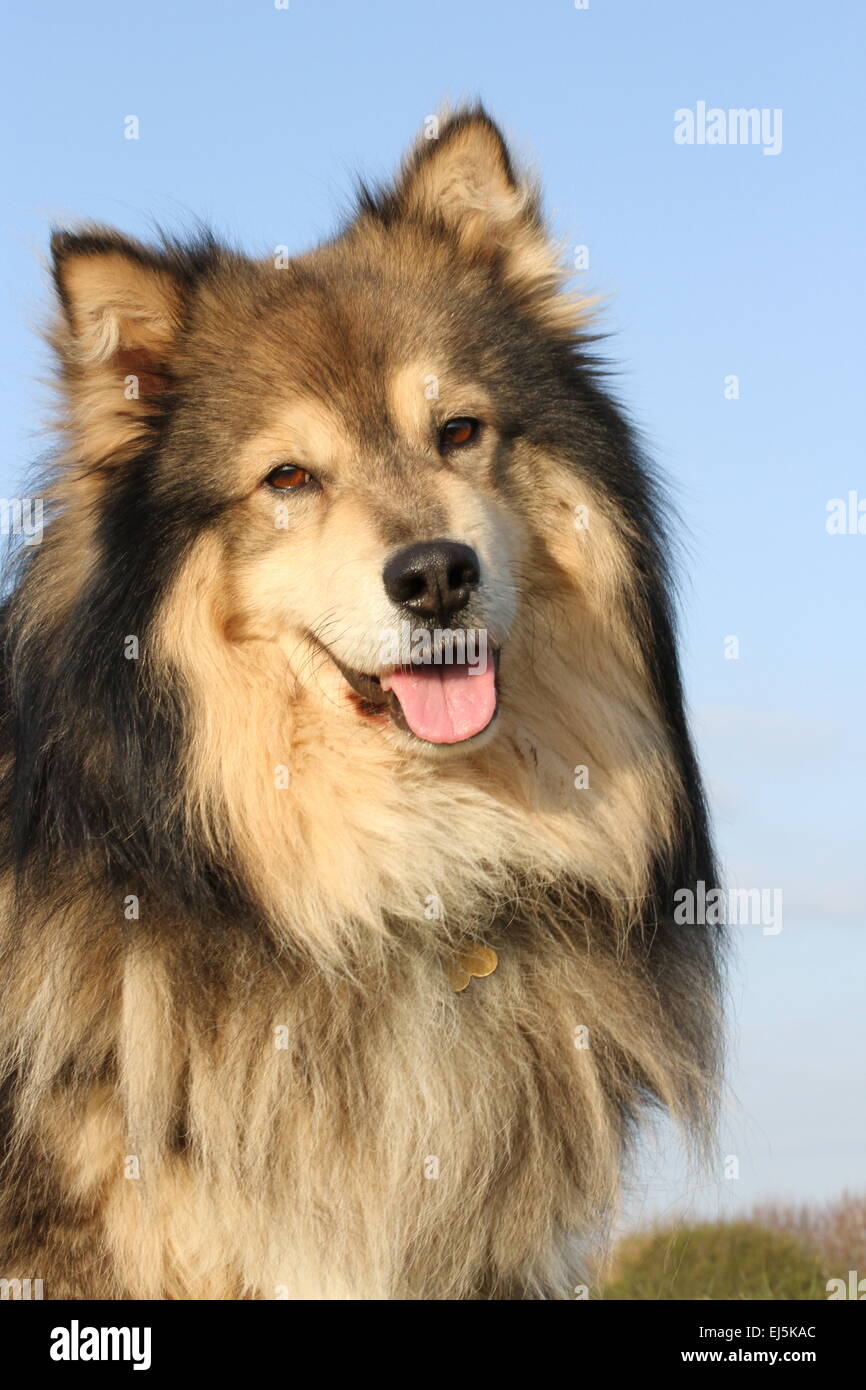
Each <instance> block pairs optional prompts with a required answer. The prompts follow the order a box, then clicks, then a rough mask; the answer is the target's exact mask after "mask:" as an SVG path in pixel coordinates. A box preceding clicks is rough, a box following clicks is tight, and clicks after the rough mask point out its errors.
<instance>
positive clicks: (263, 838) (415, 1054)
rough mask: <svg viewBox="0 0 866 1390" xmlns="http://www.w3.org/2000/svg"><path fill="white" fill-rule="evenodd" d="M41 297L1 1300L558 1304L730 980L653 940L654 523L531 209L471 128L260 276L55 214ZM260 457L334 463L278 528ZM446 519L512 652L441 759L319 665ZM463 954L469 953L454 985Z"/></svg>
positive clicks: (13, 803) (661, 682) (12, 744)
mask: <svg viewBox="0 0 866 1390" xmlns="http://www.w3.org/2000/svg"><path fill="white" fill-rule="evenodd" d="M54 273H55V280H56V284H57V289H58V294H59V298H60V304H61V314H60V319H59V322H58V324H57V327H56V330H55V332H54V335H53V340H54V344H55V348H56V351H57V353H58V360H59V363H60V383H61V388H62V402H63V405H62V417H61V426H62V429H63V431H64V443H63V446H62V448H61V450H60V451H59V453H58V456H57V459H56V463H55V467H54V470H53V474H52V478H51V480H50V482H49V488H50V497H51V499H52V500H51V516H50V521H49V524H48V527H47V529H46V533H45V537H44V540H43V543H42V545H41V546H39V547H34V548H32V549H30V550H28V551H27V552H26V554H25V556H24V558H23V559H22V560H21V561H20V562H19V568H18V572H17V575H16V577H15V583H14V589H13V591H12V593H11V596H10V597H9V599H8V601H7V603H6V606H5V609H4V612H3V620H2V650H3V681H4V695H5V699H4V711H5V713H4V723H3V757H4V768H5V772H4V784H3V798H4V825H5V830H4V837H5V839H4V859H5V869H4V888H3V906H2V923H0V941H2V970H3V979H4V989H3V1006H2V1032H0V1048H2V1054H0V1060H2V1068H3V1075H4V1077H5V1087H4V1093H3V1094H4V1135H5V1154H6V1156H5V1160H4V1168H3V1192H4V1197H3V1205H2V1220H0V1275H3V1276H4V1277H7V1278H26V1277H31V1278H42V1279H43V1280H44V1288H45V1296H46V1297H49V1298H60V1297H71V1298H84V1297H105V1298H133V1297H144V1298H223V1299H232V1298H240V1297H258V1298H279V1297H289V1298H379V1299H384V1298H424V1299H428V1298H433V1299H444V1298H488V1297H506V1298H525V1297H563V1296H565V1297H567V1296H569V1293H570V1291H571V1289H572V1286H573V1284H574V1282H575V1280H576V1279H577V1278H578V1275H579V1271H580V1269H581V1268H582V1261H583V1259H584V1257H585V1251H586V1248H587V1245H588V1243H589V1242H590V1241H591V1240H593V1239H594V1238H595V1237H596V1236H597V1235H598V1233H599V1231H600V1230H603V1228H604V1225H605V1223H606V1221H607V1220H608V1218H609V1216H610V1214H611V1213H612V1212H613V1210H614V1209H615V1205H616V1201H617V1191H618V1184H619V1179H620V1174H621V1172H622V1169H623V1164H624V1162H625V1161H626V1159H627V1155H628V1149H629V1142H630V1140H631V1138H632V1135H633V1131H634V1127H635V1124H636V1121H637V1120H638V1119H639V1116H640V1114H641V1112H642V1110H643V1109H644V1108H645V1107H646V1106H647V1105H652V1104H654V1103H661V1104H662V1105H664V1106H665V1107H667V1108H668V1109H669V1110H670V1111H671V1112H672V1113H673V1114H674V1115H675V1116H676V1117H677V1118H678V1119H679V1120H680V1121H682V1123H683V1124H684V1125H685V1126H686V1127H687V1128H689V1129H690V1130H691V1131H692V1132H694V1133H696V1134H697V1135H698V1136H701V1135H706V1133H707V1130H708V1125H709V1123H710V1120H711V1115H712V1100H713V1094H714V1081H715V1074H716V1066H717V1058H718V997H719V966H718V942H717V941H716V940H715V933H714V932H711V931H708V930H707V929H703V928H701V927H693V928H689V927H678V926H675V925H674V923H673V920H672V910H673V894H674V892H675V891H676V889H677V888H680V887H683V886H688V885H690V884H694V882H695V880H697V879H703V880H704V881H705V882H707V883H708V884H710V883H712V882H713V880H714V870H713V860H712V851H711V846H710V842H709V837H708V832H707V825H706V819H705V812H704V804H703V796H702V791H701V785H700V781H699V777H698V773H697V771H696V767H695V762H694V758H693V755H692V750H691V746H690V742H689V736H688V732H687V727H686V721H685V716H684V711H683V698H682V692H681V687H680V677H679V673H678V666H677V658H676V651H675V641H674V634H673V626H672V617H671V608H670V598H669V593H670V580H669V574H668V556H669V553H670V540H669V539H666V538H665V537H666V529H665V528H666V522H665V517H664V515H663V512H662V509H661V507H660V503H659V500H658V497H657V495H656V489H655V487H654V485H653V483H652V481H651V477H650V474H649V472H648V470H647V467H646V465H645V463H644V462H643V461H642V459H641V457H640V455H639V452H638V450H637V448H636V445H635V442H634V439H633V437H632V435H631V433H630V430H629V428H628V427H627V425H626V424H625V423H624V421H623V419H622V416H621V415H620V414H619V412H618V411H617V409H616V408H615V406H614V404H613V403H612V402H611V400H610V399H609V397H608V396H607V394H606V393H605V391H604V389H603V386H602V383H601V380H600V376H599V372H598V370H597V369H596V367H595V366H594V363H593V359H592V355H591V345H590V340H589V339H588V337H587V336H586V306H582V305H581V304H580V303H574V302H571V301H569V300H568V298H567V297H565V296H563V295H562V294H561V292H560V285H559V277H558V272H557V269H556V258H555V255H554V253H553V251H552V250H551V248H550V246H549V244H548V241H547V239H546V236H545V232H544V228H543V225H542V221H541V217H540V212H539V203H538V197H537V194H536V192H535V191H534V190H533V188H532V187H531V186H530V185H528V184H527V182H526V181H525V180H523V179H521V178H519V177H518V176H517V174H516V173H515V170H514V167H513V164H512V161H511V159H510V157H509V154H508V152H507V150H506V147H505V145H504V143H503V141H502V138H501V136H500V134H499V132H498V131H497V129H496V127H495V126H494V125H493V124H492V123H491V122H490V120H489V119H488V118H487V117H486V116H485V115H484V113H483V112H481V111H478V110H475V111H466V112H463V113H460V114H458V115H456V116H453V117H451V118H450V119H449V120H447V121H445V122H444V124H443V126H442V128H441V129H440V131H439V134H438V138H437V139H435V140H427V141H425V140H422V141H421V142H419V145H418V146H417V148H416V149H415V151H414V152H413V153H412V155H411V156H410V158H409V160H408V161H407V163H406V165H405V167H404V169H403V171H402V173H401V176H400V178H399V179H398V181H397V182H396V184H395V185H394V187H393V188H390V189H387V190H382V191H371V190H364V191H363V192H362V194H361V197H360V200H359V206H358V209H357V211H356V213H355V215H354V216H353V218H352V220H351V221H350V223H349V224H348V225H347V227H346V228H345V230H344V231H343V232H342V233H341V234H340V235H339V236H338V237H337V238H335V239H334V240H333V241H331V242H329V243H327V244H325V245H323V246H322V247H320V248H318V249H317V250H315V251H313V252H311V253H309V254H308V255H304V256H301V257H299V258H297V259H296V260H294V261H292V262H291V263H290V264H289V265H288V266H283V265H275V264H274V262H273V261H272V260H264V261H253V260H250V259H247V258H246V257H244V256H241V255H240V254H238V253H236V252H234V251H231V250H228V249H225V248H221V247H220V246H218V245H217V244H216V243H214V242H213V241H212V240H210V239H209V238H207V237H204V238H201V239H200V240H199V241H197V242H195V243H192V244H187V245H180V244H176V243H165V244H164V245H162V246H161V247H158V248H156V249H148V248H145V247H142V246H140V245H138V244H136V243H132V242H130V241H128V240H127V239H125V238H123V237H121V236H119V235H118V234H116V233H113V232H110V231H105V230H102V229H91V230H88V231H85V232H77V233H69V232H66V233H59V234H57V235H56V237H55V240H54ZM431 382H432V383H434V385H433V389H432V391H431V389H430V388H431ZM130 385H132V387H133V389H132V390H130V389H129V387H130ZM463 415H472V416H477V417H479V418H481V419H482V420H483V421H484V432H483V434H482V436H481V438H480V441H479V442H478V443H477V444H475V445H473V447H472V449H471V450H467V451H465V454H461V455H460V457H459V458H456V457H455V459H454V460H453V461H443V460H442V459H440V458H439V457H438V456H437V455H436V453H435V450H432V449H431V446H430V438H431V434H430V430H431V423H430V422H431V419H433V420H434V423H435V421H436V420H441V419H442V418H448V417H453V416H463ZM281 458H291V459H292V460H293V461H295V462H298V463H299V464H301V465H302V466H303V467H305V468H308V469H309V471H310V472H311V473H313V474H317V469H319V467H320V466H321V469H322V470H323V472H322V476H323V477H324V478H325V479H326V485H325V486H324V487H323V488H322V489H321V490H320V492H319V494H318V495H316V496H312V495H310V496H309V497H307V498H306V499H299V500H297V501H296V500H294V499H292V502H291V508H293V509H294V510H291V514H290V516H289V519H288V521H287V522H286V524H285V526H280V525H277V524H275V522H274V518H273V499H272V498H269V497H268V495H267V490H266V489H265V490H263V488H262V486H261V480H262V478H263V477H264V476H265V474H267V472H268V470H269V468H270V467H272V466H273V464H274V462H275V461H279V459H281ZM308 491H309V490H308ZM577 508H585V509H586V511H585V512H584V513H580V515H581V516H583V517H584V519H585V520H586V519H587V518H588V524H586V525H585V526H584V525H581V527H580V529H578V528H577V527H576V525H575V517H576V515H577V514H578V513H577V512H576V509H577ZM437 535H449V536H451V535H453V536H455V537H456V538H457V539H460V540H463V541H465V542H467V543H470V544H472V545H473V546H474V547H475V548H476V549H477V551H478V554H479V556H480V558H481V563H482V576H483V582H482V585H481V590H480V594H479V598H478V610H477V612H475V613H473V615H472V617H473V620H474V621H476V622H477V623H478V624H479V625H484V626H485V627H486V628H487V629H488V630H489V631H490V633H491V635H492V640H494V641H495V642H496V643H497V645H501V649H502V664H501V672H500V677H501V680H500V685H501V689H500V699H501V709H500V714H499V718H498V721H497V723H496V725H495V726H494V728H493V730H492V733H491V735H490V737H487V738H482V739H481V740H479V741H477V742H475V743H472V744H470V745H467V746H466V747H465V748H460V747H458V748H457V749H456V750H454V751H452V753H451V754H450V756H444V755H440V756H436V757H434V756H431V751H432V750H425V749H421V748H419V747H417V746H415V745H414V744H413V742H412V740H411V739H410V737H409V736H408V735H407V734H404V733H401V732H400V731H399V730H398V729H396V728H393V727H392V726H391V725H390V723H388V722H386V721H383V719H382V718H381V717H375V716H372V715H371V712H370V711H369V710H366V709H365V708H364V707H363V705H362V703H361V702H359V700H358V699H357V697H356V696H355V695H354V694H353V692H352V691H351V689H350V687H349V686H348V685H347V684H346V681H345V680H344V679H343V676H342V675H341V673H340V670H339V669H338V667H337V665H335V662H334V661H332V660H331V655H334V656H335V658H337V659H338V660H339V661H342V662H344V663H346V664H347V665H348V666H351V667H354V668H358V669H361V670H371V669H373V668H372V667H371V665H370V662H371V660H372V656H371V653H372V652H373V649H374V648H373V640H374V638H375V635H376V633H377V632H378V631H379V629H380V628H381V626H382V624H383V622H387V621H388V619H389V614H388V612H387V611H386V609H385V608H384V607H383V606H382V604H383V601H382V595H381V594H380V592H379V588H378V587H377V584H378V580H377V576H378V575H379V574H380V571H381V566H382V562H383V560H384V558H385V557H386V556H387V555H388V554H389V553H390V552H391V551H392V550H393V549H394V548H395V546H397V545H399V544H402V543H405V542H409V541H412V540H416V539H424V538H426V537H429V536H437ZM131 638H134V639H136V640H137V648H136V647H135V643H133V644H132V646H131V647H130V639H131ZM579 767H585V768H586V769H588V778H589V785H588V786H582V785H579V783H580V780H581V779H580V778H579V777H578V778H577V779H576V777H575V769H576V768H579ZM576 781H577V782H578V785H576ZM467 940H471V941H477V942H482V943H484V944H485V945H488V946H492V947H494V948H495V950H496V951H497V952H498V956H499V966H498V969H497V970H496V971H495V973H494V974H492V975H491V976H489V977H488V978H487V979H476V980H474V981H473V982H472V984H471V985H470V987H469V988H468V989H467V990H466V991H464V992H463V993H454V992H453V990H452V989H451V987H450V985H449V978H448V967H449V964H450V963H452V962H453V960H454V958H455V954H456V953H458V952H459V950H460V947H461V945H462V944H465V942H466V941H467Z"/></svg>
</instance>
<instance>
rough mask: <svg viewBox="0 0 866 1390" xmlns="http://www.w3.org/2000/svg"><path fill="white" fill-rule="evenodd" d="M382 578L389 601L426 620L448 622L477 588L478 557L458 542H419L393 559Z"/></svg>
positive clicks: (478, 575)
mask: <svg viewBox="0 0 866 1390" xmlns="http://www.w3.org/2000/svg"><path fill="white" fill-rule="evenodd" d="M382 578H383V579H384V581H385V590H386V592H387V594H388V597H389V598H390V599H392V600H393V601H394V603H397V604H399V605H400V607H401V608H408V609H409V611H410V612H411V613H417V614H418V615H419V616H421V617H425V618H449V617H450V616H451V615H452V613H457V612H459V611H460V609H461V608H465V607H466V604H467V603H468V602H469V599H470V596H471V594H472V591H473V589H477V588H478V584H479V581H480V579H481V570H480V568H479V564H478V556H477V555H476V554H475V551H474V550H472V549H471V548H470V547H469V546H468V545H462V544H460V542H459V541H419V542H418V544H417V545H407V546H406V548H405V549H404V550H398V551H397V553H396V555H392V556H391V558H390V560H389V561H388V563H387V564H386V566H385V569H384V571H383V575H382Z"/></svg>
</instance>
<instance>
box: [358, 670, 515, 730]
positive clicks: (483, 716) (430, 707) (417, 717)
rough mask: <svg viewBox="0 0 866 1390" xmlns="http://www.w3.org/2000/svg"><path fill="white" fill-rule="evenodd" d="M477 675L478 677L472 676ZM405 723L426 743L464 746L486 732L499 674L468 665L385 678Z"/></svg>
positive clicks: (385, 682)
mask: <svg viewBox="0 0 866 1390" xmlns="http://www.w3.org/2000/svg"><path fill="white" fill-rule="evenodd" d="M473 672H475V674H473ZM382 689H383V690H393V692H394V694H395V695H396V696H397V699H398V700H399V701H400V708H401V709H402V711H403V714H404V716H405V719H406V723H407V724H408V725H409V728H410V729H411V730H412V732H413V734H415V735H417V737H418V738H423V739H424V740H425V741H426V742H427V743H462V742H463V740H464V739H467V738H472V737H473V735H475V734H480V733H481V730H482V729H486V728H487V725H488V724H489V723H490V721H491V719H492V718H493V715H494V714H495V712H496V672H495V671H494V667H493V662H492V661H488V662H487V666H486V669H485V670H483V671H482V670H481V668H480V667H474V668H473V667H469V666H417V667H415V668H414V669H410V670H403V671H393V672H392V673H391V675H390V676H383V677H382Z"/></svg>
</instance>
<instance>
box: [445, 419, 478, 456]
mask: <svg viewBox="0 0 866 1390" xmlns="http://www.w3.org/2000/svg"><path fill="white" fill-rule="evenodd" d="M479 428H480V425H479V422H478V421H477V420H473V419H471V418H470V417H469V416H468V415H458V416H457V417H456V419H454V420H446V421H445V424H444V425H443V426H442V428H441V430H440V431H439V451H440V453H444V452H445V450H446V449H460V448H462V447H463V445H464V444H471V443H472V441H473V439H474V438H475V437H476V435H477V434H478V430H479Z"/></svg>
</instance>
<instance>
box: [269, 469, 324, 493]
mask: <svg viewBox="0 0 866 1390" xmlns="http://www.w3.org/2000/svg"><path fill="white" fill-rule="evenodd" d="M312 481H313V477H312V474H310V473H308V472H307V470H306V469H305V468H298V466H297V464H294V463H281V464H279V465H278V466H277V467H276V468H272V469H271V471H270V473H269V474H268V476H267V477H266V478H265V482H266V483H267V484H268V486H269V487H275V488H279V490H280V491H281V492H288V491H289V489H290V488H291V489H292V490H297V489H298V488H302V487H306V486H307V484H308V483H311V482H312Z"/></svg>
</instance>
